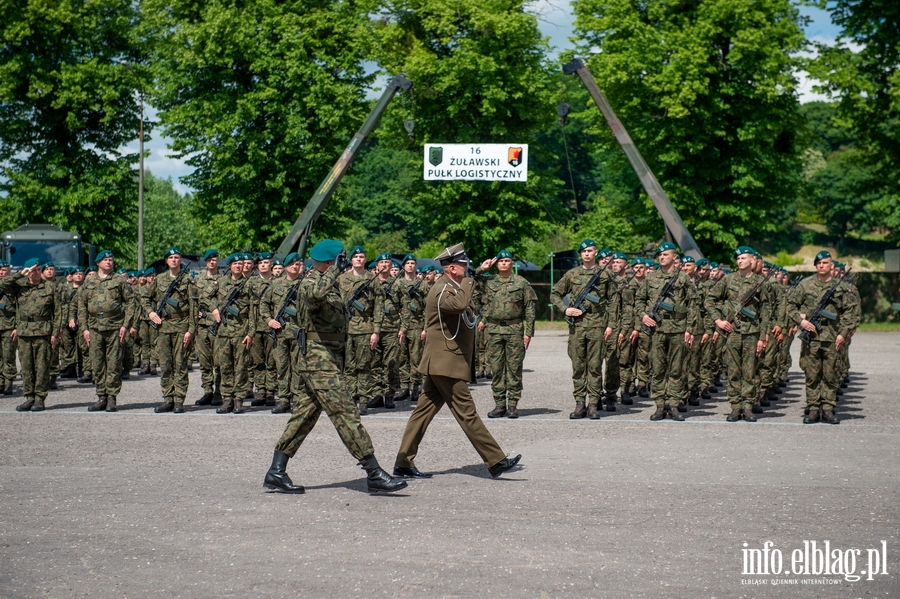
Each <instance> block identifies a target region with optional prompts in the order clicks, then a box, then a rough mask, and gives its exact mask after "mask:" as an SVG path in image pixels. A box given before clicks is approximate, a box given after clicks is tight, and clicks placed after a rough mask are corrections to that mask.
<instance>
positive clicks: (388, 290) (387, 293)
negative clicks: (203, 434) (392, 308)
mask: <svg viewBox="0 0 900 599" xmlns="http://www.w3.org/2000/svg"><path fill="white" fill-rule="evenodd" d="M399 278H400V277H394V280H393V281H391V282H390V283H388V285H387V287H385V288H384V290H383V291H384V298H385V299H388V300H391V301H394V291H393V290H394V284H396V283H397V279H399Z"/></svg>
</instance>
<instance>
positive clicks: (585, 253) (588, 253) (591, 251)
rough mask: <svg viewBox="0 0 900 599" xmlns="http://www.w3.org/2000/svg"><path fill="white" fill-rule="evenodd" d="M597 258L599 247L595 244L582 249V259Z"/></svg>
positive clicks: (590, 259) (588, 260)
mask: <svg viewBox="0 0 900 599" xmlns="http://www.w3.org/2000/svg"><path fill="white" fill-rule="evenodd" d="M596 258H597V248H595V247H594V246H590V247H586V248H584V249H583V250H581V259H582V260H584V261H585V262H593V261H594V260H595V259H596Z"/></svg>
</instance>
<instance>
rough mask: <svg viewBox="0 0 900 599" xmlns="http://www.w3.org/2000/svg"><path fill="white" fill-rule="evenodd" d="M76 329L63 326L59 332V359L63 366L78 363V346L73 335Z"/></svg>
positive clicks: (75, 333) (76, 332) (76, 333)
mask: <svg viewBox="0 0 900 599" xmlns="http://www.w3.org/2000/svg"><path fill="white" fill-rule="evenodd" d="M77 335H78V331H73V330H72V329H70V328H69V327H68V326H63V329H62V332H60V334H59V343H58V344H57V347H58V348H59V359H60V360H61V361H62V364H63V366H69V365H72V364H77V363H78V356H77V353H78V346H77V344H76V343H75V337H76V336H77Z"/></svg>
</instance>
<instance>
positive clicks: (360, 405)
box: [356, 400, 369, 416]
mask: <svg viewBox="0 0 900 599" xmlns="http://www.w3.org/2000/svg"><path fill="white" fill-rule="evenodd" d="M356 411H357V412H359V415H360V416H368V415H369V408H367V407H366V402H364V401H362V400H360V401H358V402H357V403H356Z"/></svg>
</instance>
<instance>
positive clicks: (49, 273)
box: [41, 266, 56, 281]
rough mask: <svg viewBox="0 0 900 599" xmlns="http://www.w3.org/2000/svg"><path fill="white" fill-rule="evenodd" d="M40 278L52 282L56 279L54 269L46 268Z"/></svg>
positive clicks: (53, 267) (51, 267)
mask: <svg viewBox="0 0 900 599" xmlns="http://www.w3.org/2000/svg"><path fill="white" fill-rule="evenodd" d="M41 276H43V277H44V280H45V281H52V280H53V279H55V278H56V267H55V266H48V267H47V268H45V269H44V270H43V271H41Z"/></svg>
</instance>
